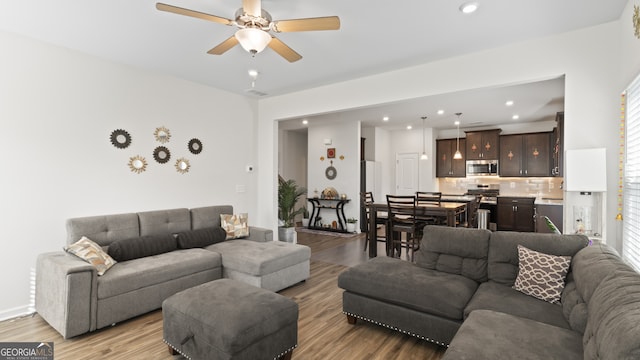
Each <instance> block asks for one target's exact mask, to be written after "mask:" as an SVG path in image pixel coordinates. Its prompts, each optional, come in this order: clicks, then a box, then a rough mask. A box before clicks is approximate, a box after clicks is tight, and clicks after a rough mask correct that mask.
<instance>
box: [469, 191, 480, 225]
mask: <svg viewBox="0 0 640 360" xmlns="http://www.w3.org/2000/svg"><path fill="white" fill-rule="evenodd" d="M480 200H482V195H476V199H475V200H474V201H471V202H469V207H470V208H468V209H467V219H469V222H468V224H467V227H472V228H477V227H478V209H480Z"/></svg>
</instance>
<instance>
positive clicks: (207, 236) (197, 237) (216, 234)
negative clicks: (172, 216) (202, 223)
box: [176, 226, 227, 249]
mask: <svg viewBox="0 0 640 360" xmlns="http://www.w3.org/2000/svg"><path fill="white" fill-rule="evenodd" d="M176 235H177V240H178V247H179V248H180V249H191V248H196V247H199V248H201V247H205V246H209V245H213V244H215V243H219V242H221V241H224V240H225V237H226V236H227V234H226V232H225V231H224V230H223V229H222V228H221V227H219V226H218V227H210V228H203V229H198V230H189V231H183V232H179V233H178V234H176Z"/></svg>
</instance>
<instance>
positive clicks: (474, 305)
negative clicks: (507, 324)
mask: <svg viewBox="0 0 640 360" xmlns="http://www.w3.org/2000/svg"><path fill="white" fill-rule="evenodd" d="M475 310H493V311H499V312H503V313H507V314H511V315H515V316H519V317H523V318H527V319H532V320H536V321H540V322H543V323H546V324H549V325H554V326H558V327H562V328H566V329H569V328H570V326H569V323H568V322H567V321H566V320H565V318H564V316H563V315H562V306H560V305H556V304H551V303H549V302H546V301H542V300H538V299H536V298H534V297H531V296H528V295H525V294H523V293H521V292H519V291H517V290H514V289H513V288H511V287H510V286H505V285H502V284H498V283H496V282H494V281H491V280H490V281H488V282H486V283H482V284H480V286H479V287H478V290H477V291H476V293H475V294H474V295H473V297H472V298H471V301H469V304H468V305H467V306H466V307H465V309H464V316H465V318H466V317H468V316H469V314H470V313H471V312H473V311H475Z"/></svg>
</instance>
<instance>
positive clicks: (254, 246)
mask: <svg viewBox="0 0 640 360" xmlns="http://www.w3.org/2000/svg"><path fill="white" fill-rule="evenodd" d="M205 249H207V250H210V251H215V252H218V253H220V254H221V255H222V266H223V267H224V268H229V269H233V270H236V271H240V272H243V273H246V274H250V275H254V276H262V275H266V274H271V273H273V272H276V271H279V270H282V269H285V268H288V267H290V266H293V265H297V264H299V263H301V262H305V261H309V258H310V257H311V249H309V247H308V246H304V245H298V244H291V243H285V242H280V241H269V242H264V243H261V242H255V241H251V240H229V241H224V242H220V243H217V244H213V245H210V246H207V247H206V248H205Z"/></svg>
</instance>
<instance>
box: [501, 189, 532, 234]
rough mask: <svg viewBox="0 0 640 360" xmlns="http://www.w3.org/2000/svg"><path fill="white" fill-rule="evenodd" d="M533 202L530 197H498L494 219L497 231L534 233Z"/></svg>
mask: <svg viewBox="0 0 640 360" xmlns="http://www.w3.org/2000/svg"><path fill="white" fill-rule="evenodd" d="M534 202H535V198H532V197H511V196H500V197H498V206H497V208H496V211H497V212H498V216H497V219H496V222H497V226H498V230H499V231H523V232H533V231H535V223H534V218H533V217H534V211H533V208H534V205H533V204H534Z"/></svg>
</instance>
